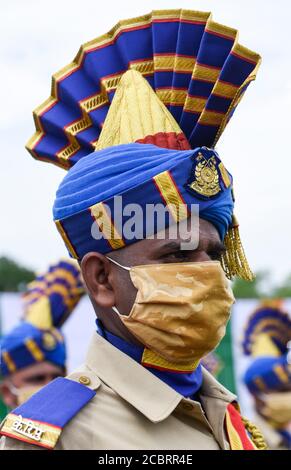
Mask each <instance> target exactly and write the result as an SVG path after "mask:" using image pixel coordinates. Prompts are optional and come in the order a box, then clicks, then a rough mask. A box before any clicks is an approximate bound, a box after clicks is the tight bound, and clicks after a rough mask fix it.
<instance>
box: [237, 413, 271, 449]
mask: <svg viewBox="0 0 291 470" xmlns="http://www.w3.org/2000/svg"><path fill="white" fill-rule="evenodd" d="M242 421H243V423H244V426H245V428H246V430H247V431H248V432H249V434H250V435H251V440H252V441H253V443H254V444H255V446H256V448H257V449H258V450H268V446H267V444H266V441H265V438H264V436H263V434H262V433H261V431H260V430H259V428H257V426H255V424H254V423H252V422H251V421H249V420H248V419H246V418H244V417H242Z"/></svg>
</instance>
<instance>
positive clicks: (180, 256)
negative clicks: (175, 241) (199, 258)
mask: <svg viewBox="0 0 291 470" xmlns="http://www.w3.org/2000/svg"><path fill="white" fill-rule="evenodd" d="M189 256H190V255H189V251H182V250H179V251H175V252H174V253H168V254H167V255H165V256H164V260H165V262H166V263H167V262H175V261H185V260H188V259H189Z"/></svg>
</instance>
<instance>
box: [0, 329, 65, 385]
mask: <svg viewBox="0 0 291 470" xmlns="http://www.w3.org/2000/svg"><path fill="white" fill-rule="evenodd" d="M0 344H1V366H0V373H1V375H2V376H3V377H5V376H7V375H11V374H13V373H14V372H16V371H18V370H20V369H23V368H25V367H28V366H31V365H33V364H36V363H38V362H43V361H48V362H52V363H53V364H56V365H57V366H60V367H65V363H66V346H65V341H64V337H63V335H62V333H61V331H60V330H59V329H57V328H50V329H48V330H42V329H40V328H37V327H36V326H34V325H32V324H31V323H29V322H25V321H24V322H22V323H20V324H19V325H18V326H16V327H15V328H14V329H13V330H12V331H11V332H10V333H8V334H6V335H5V336H4V337H3V338H1V341H0Z"/></svg>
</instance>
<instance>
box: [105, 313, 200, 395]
mask: <svg viewBox="0 0 291 470" xmlns="http://www.w3.org/2000/svg"><path fill="white" fill-rule="evenodd" d="M96 325H97V332H98V333H99V334H100V335H101V336H102V337H103V338H105V339H106V340H107V341H108V342H109V343H110V344H112V345H113V346H115V347H116V348H117V349H119V350H120V351H122V352H123V353H125V354H127V355H128V356H129V357H131V358H132V359H134V360H135V361H136V362H138V363H139V364H141V360H142V355H143V351H144V348H141V347H139V346H137V345H135V344H131V343H128V342H127V341H125V340H123V339H121V338H119V337H118V336H115V335H113V334H112V333H110V332H109V331H107V330H105V329H104V327H103V325H102V323H101V322H100V320H96ZM144 367H145V366H144ZM146 369H148V370H149V371H150V372H151V373H152V374H153V375H155V376H156V377H157V378H158V379H160V380H162V381H163V382H165V383H166V384H167V385H169V386H170V387H171V388H173V389H174V390H176V392H178V393H180V394H181V395H183V396H184V397H193V395H195V393H196V392H198V390H199V389H200V387H201V385H202V380H203V377H202V367H201V365H200V364H199V365H198V367H197V369H195V370H194V372H189V373H188V372H187V373H180V372H179V373H177V372H171V371H162V370H158V369H154V368H153V367H149V366H146Z"/></svg>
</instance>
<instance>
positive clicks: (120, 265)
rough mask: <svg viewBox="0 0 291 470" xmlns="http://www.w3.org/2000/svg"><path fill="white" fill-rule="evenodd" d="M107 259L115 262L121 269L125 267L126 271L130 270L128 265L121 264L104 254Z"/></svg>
mask: <svg viewBox="0 0 291 470" xmlns="http://www.w3.org/2000/svg"><path fill="white" fill-rule="evenodd" d="M106 258H107V259H109V260H110V261H112V263H113V264H116V266H119V267H120V268H122V269H125V270H126V271H130V270H131V268H130V267H128V266H123V265H122V264H120V263H118V262H117V261H115V260H114V259H112V258H110V257H109V256H106Z"/></svg>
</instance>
